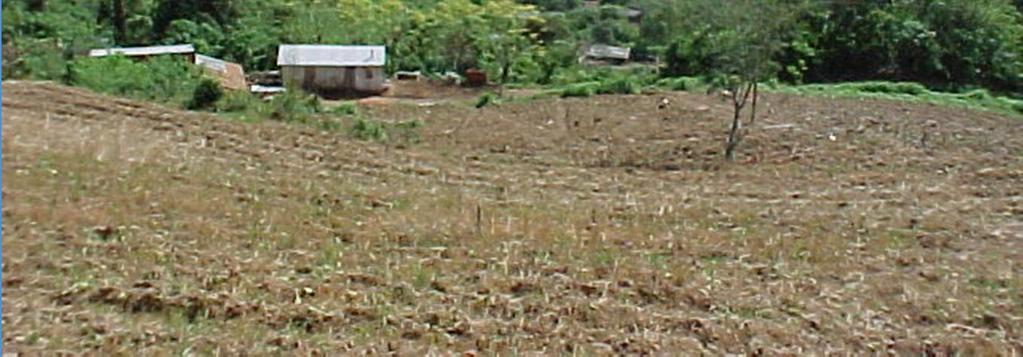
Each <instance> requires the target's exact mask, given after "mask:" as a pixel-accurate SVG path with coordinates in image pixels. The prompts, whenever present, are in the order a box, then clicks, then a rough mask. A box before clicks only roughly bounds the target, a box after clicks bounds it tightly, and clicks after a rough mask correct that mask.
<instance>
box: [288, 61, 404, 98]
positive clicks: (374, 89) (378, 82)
mask: <svg viewBox="0 0 1023 357" xmlns="http://www.w3.org/2000/svg"><path fill="white" fill-rule="evenodd" d="M281 79H282V80H283V81H284V84H285V85H286V86H296V87H299V88H302V89H304V90H306V91H309V92H312V93H316V94H319V95H321V96H324V97H343V96H349V95H358V94H380V93H383V92H384V91H385V90H387V87H386V78H385V77H384V69H383V68H382V67H316V66H284V67H281Z"/></svg>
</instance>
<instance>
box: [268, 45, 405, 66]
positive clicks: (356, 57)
mask: <svg viewBox="0 0 1023 357" xmlns="http://www.w3.org/2000/svg"><path fill="white" fill-rule="evenodd" d="M386 59H387V49H386V48H385V47H384V46H331V45H281V46H280V50H279V51H278V53H277V65H278V66H324V67H379V66H383V65H384V63H386Z"/></svg>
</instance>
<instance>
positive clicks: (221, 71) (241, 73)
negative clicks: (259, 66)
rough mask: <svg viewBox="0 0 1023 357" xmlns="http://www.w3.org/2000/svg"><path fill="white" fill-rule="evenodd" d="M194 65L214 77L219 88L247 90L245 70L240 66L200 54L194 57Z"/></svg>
mask: <svg viewBox="0 0 1023 357" xmlns="http://www.w3.org/2000/svg"><path fill="white" fill-rule="evenodd" d="M195 64H196V65H198V66H200V67H202V68H203V69H204V70H206V72H207V73H209V74H211V75H213V76H214V77H216V78H217V81H219V82H220V86H221V87H224V88H227V89H231V90H240V91H244V90H248V89H249V87H248V82H247V81H246V80H245V69H244V68H242V66H241V65H240V64H237V63H232V62H228V61H224V60H221V59H217V58H213V57H210V56H203V55H200V54H196V55H195Z"/></svg>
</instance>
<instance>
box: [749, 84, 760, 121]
mask: <svg viewBox="0 0 1023 357" xmlns="http://www.w3.org/2000/svg"><path fill="white" fill-rule="evenodd" d="M757 99H760V83H757V82H753V105H752V106H751V107H750V113H749V123H750V125H753V123H755V122H756V121H757Z"/></svg>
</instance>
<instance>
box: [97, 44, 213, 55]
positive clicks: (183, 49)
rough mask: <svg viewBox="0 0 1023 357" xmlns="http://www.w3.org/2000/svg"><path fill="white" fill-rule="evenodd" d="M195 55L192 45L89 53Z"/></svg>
mask: <svg viewBox="0 0 1023 357" xmlns="http://www.w3.org/2000/svg"><path fill="white" fill-rule="evenodd" d="M182 53H195V47H193V46H192V45H171V46H149V47H125V48H101V49H96V50H92V51H89V57H104V56H110V55H114V54H118V55H124V56H129V57H130V56H151V55H167V54H182Z"/></svg>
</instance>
